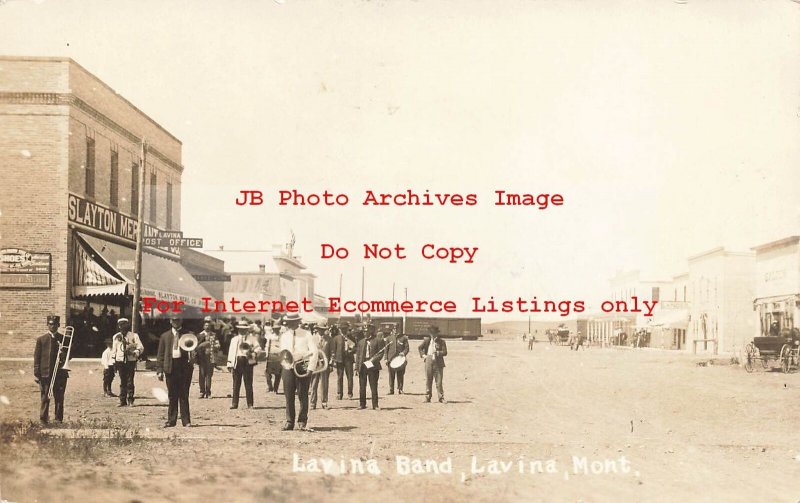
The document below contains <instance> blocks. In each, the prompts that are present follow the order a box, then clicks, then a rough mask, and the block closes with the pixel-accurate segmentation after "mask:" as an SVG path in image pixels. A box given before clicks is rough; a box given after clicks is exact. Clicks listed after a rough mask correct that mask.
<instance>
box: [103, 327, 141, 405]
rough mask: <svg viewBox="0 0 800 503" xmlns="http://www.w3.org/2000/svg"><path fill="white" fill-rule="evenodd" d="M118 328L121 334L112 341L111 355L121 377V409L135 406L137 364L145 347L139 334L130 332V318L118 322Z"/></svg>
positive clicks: (116, 335) (117, 334)
mask: <svg viewBox="0 0 800 503" xmlns="http://www.w3.org/2000/svg"><path fill="white" fill-rule="evenodd" d="M117 328H118V329H119V332H117V333H116V334H114V337H113V339H112V340H113V342H112V345H111V354H112V355H113V357H114V368H116V370H117V374H118V375H119V407H125V406H126V405H133V395H134V391H135V386H134V383H133V381H134V378H135V377H136V362H137V361H138V360H139V356H140V355H141V354H142V351H144V346H143V345H142V341H141V340H140V339H139V334H135V333H133V332H131V331H130V330H131V322H130V320H128V318H120V319H119V320H117Z"/></svg>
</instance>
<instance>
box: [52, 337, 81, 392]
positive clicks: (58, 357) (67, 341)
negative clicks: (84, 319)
mask: <svg viewBox="0 0 800 503" xmlns="http://www.w3.org/2000/svg"><path fill="white" fill-rule="evenodd" d="M74 334H75V328H74V327H66V328H65V329H64V338H63V339H62V340H61V341H60V342H59V343H58V354H57V355H56V364H55V366H54V367H53V369H52V370H51V372H50V373H51V374H53V375H52V377H51V378H50V388H49V389H48V390H47V400H48V401H49V400H50V398H51V397H52V396H53V387H54V386H55V385H56V376H57V375H58V370H59V368H58V364H59V362H60V361H61V352H62V351H63V350H64V347H65V346H66V348H67V354H66V357H65V358H64V366H63V367H61V370H66V371H67V372H69V371H70V370H71V369H70V368H69V353H70V351H72V337H73V336H74Z"/></svg>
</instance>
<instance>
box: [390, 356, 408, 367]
mask: <svg viewBox="0 0 800 503" xmlns="http://www.w3.org/2000/svg"><path fill="white" fill-rule="evenodd" d="M406 363H408V362H407V361H406V357H405V355H397V356H395V357H394V358H392V361H390V362H389V366H390V367H391V368H393V369H399V368H402V367H405V365H406Z"/></svg>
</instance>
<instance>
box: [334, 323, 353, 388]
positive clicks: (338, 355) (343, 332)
mask: <svg viewBox="0 0 800 503" xmlns="http://www.w3.org/2000/svg"><path fill="white" fill-rule="evenodd" d="M355 347H356V341H355V339H353V338H352V333H351V332H350V324H349V323H348V322H346V321H343V322H342V323H340V326H339V334H338V335H336V336H334V337H333V361H334V363H335V364H336V365H335V366H336V399H337V400H341V399H342V396H343V394H344V377H345V376H347V398H353V364H354V363H355Z"/></svg>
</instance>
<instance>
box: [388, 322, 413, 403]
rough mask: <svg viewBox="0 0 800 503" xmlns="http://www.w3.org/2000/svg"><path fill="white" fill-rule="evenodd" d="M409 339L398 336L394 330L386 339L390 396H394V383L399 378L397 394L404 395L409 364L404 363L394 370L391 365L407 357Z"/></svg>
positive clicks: (401, 335) (402, 335)
mask: <svg viewBox="0 0 800 503" xmlns="http://www.w3.org/2000/svg"><path fill="white" fill-rule="evenodd" d="M408 350H409V346H408V337H407V336H406V335H404V334H398V333H397V332H396V331H395V330H392V333H391V335H389V337H388V338H387V339H386V366H387V367H388V368H389V394H390V395H394V381H395V378H397V393H399V394H401V395H402V394H403V380H404V378H405V375H406V366H407V365H408V362H407V361H405V362H403V365H402V366H400V367H398V368H396V369H395V368H392V367H391V366H390V365H389V363H390V362H391V361H392V359H394V358H395V357H397V356H401V355H402V356H406V355H407V354H408Z"/></svg>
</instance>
